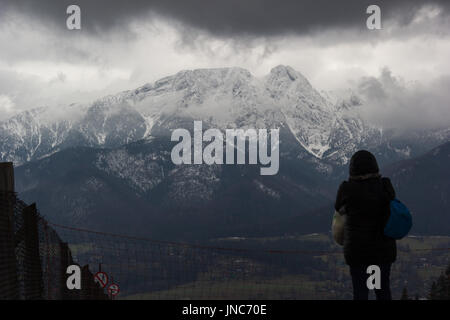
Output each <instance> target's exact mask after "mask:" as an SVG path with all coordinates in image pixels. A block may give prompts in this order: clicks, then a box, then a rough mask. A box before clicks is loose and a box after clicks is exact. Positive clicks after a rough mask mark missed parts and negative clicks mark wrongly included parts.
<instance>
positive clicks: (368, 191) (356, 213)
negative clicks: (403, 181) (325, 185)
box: [335, 150, 397, 265]
mask: <svg viewBox="0 0 450 320" xmlns="http://www.w3.org/2000/svg"><path fill="white" fill-rule="evenodd" d="M378 171H379V169H378V164H377V161H376V159H375V157H374V155H373V154H371V153H370V152H368V151H365V150H362V151H358V152H356V153H355V154H354V155H353V156H352V158H351V160H350V170H349V173H350V177H349V179H348V181H344V182H342V183H341V185H340V186H339V190H338V193H337V197H336V202H335V209H336V211H338V212H339V213H340V214H345V215H346V224H345V227H344V257H345V261H346V263H347V264H349V265H356V264H382V263H392V262H394V261H395V259H396V256H397V248H396V243H395V240H394V239H391V238H388V237H386V236H385V235H384V232H383V229H384V226H385V224H386V222H387V219H388V218H389V202H390V201H391V200H392V199H394V198H395V191H394V188H393V187H392V184H391V181H390V180H389V179H388V178H382V177H381V176H380V174H379V173H378Z"/></svg>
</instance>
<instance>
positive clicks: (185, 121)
mask: <svg viewBox="0 0 450 320" xmlns="http://www.w3.org/2000/svg"><path fill="white" fill-rule="evenodd" d="M364 107H365V105H364V101H363V100H362V99H361V97H358V96H357V95H356V94H354V93H352V92H351V91H349V93H348V94H347V95H345V96H340V97H336V96H335V95H333V93H320V92H319V91H317V90H316V89H314V88H313V87H312V85H311V84H310V83H309V81H308V80H307V79H306V78H305V77H304V76H303V75H302V74H301V73H300V72H298V71H295V70H294V69H292V68H291V67H287V66H277V67H275V68H273V69H272V70H271V72H270V73H269V74H268V75H266V76H264V77H261V78H257V77H254V76H253V75H252V74H251V73H250V72H248V71H246V70H244V69H241V68H223V69H198V70H192V71H181V72H179V73H177V74H175V75H173V76H169V77H165V78H163V79H160V80H158V81H156V82H154V83H151V84H146V85H144V86H142V87H139V88H137V89H135V90H129V91H124V92H121V93H119V94H117V95H113V96H107V97H104V98H102V99H99V100H96V101H94V102H93V103H92V104H88V105H76V104H75V105H68V106H67V107H64V108H62V109H60V110H57V111H55V110H53V109H50V108H39V109H34V110H30V111H26V112H23V113H21V114H19V115H16V116H14V117H13V118H10V119H8V120H7V121H4V122H2V123H0V137H1V140H0V156H1V160H2V161H14V162H15V163H16V165H17V164H21V166H20V167H19V168H18V169H17V189H18V191H19V192H20V195H21V197H23V198H24V200H26V201H37V202H38V204H39V207H40V208H41V210H42V212H43V213H44V214H46V215H47V216H49V218H50V219H51V220H53V221H56V222H60V223H64V224H71V225H81V226H89V227H93V228H94V227H95V228H97V229H102V230H105V229H108V230H110V229H113V230H121V231H123V230H130V231H132V232H133V233H141V234H150V233H151V234H158V235H160V236H161V237H169V238H173V237H201V236H204V237H211V236H228V235H233V234H236V233H240V234H246V233H248V232H256V233H258V232H259V233H261V232H263V233H264V232H265V231H267V232H269V231H270V230H266V229H267V228H269V227H268V226H271V225H273V226H275V224H274V222H275V221H278V222H279V223H282V224H283V223H285V222H283V221H297V223H296V224H295V225H296V226H298V228H297V229H298V230H297V231H298V232H313V231H314V232H315V231H327V230H328V228H329V225H328V224H326V223H325V222H326V221H327V219H328V217H327V216H326V213H325V212H327V210H329V211H330V213H329V214H330V215H331V213H332V212H331V211H332V202H333V200H334V196H335V192H336V187H337V185H338V183H339V182H340V181H341V180H342V179H345V178H346V175H347V164H348V161H349V159H350V157H351V155H352V154H353V153H354V152H355V151H356V150H358V149H367V150H370V151H372V152H373V153H374V154H375V155H376V156H377V159H378V160H379V162H380V164H381V166H382V167H388V166H390V165H392V164H393V163H395V162H396V161H400V160H406V159H411V158H413V157H416V156H419V155H421V154H423V153H425V152H427V151H428V150H430V149H432V148H434V147H436V146H438V145H440V144H442V143H445V142H447V141H449V138H450V130H449V128H436V129H430V130H421V131H418V130H417V131H409V132H408V133H407V134H404V133H401V132H397V131H395V130H392V129H390V130H386V129H384V128H382V127H378V126H375V125H373V124H371V123H369V122H368V121H367V120H363V119H364V118H363V117H362V116H361V110H362V109H363V108H364ZM194 120H202V121H203V128H204V129H206V128H218V129H221V130H224V129H227V128H242V129H247V128H255V129H258V128H264V129H270V128H279V129H280V171H279V173H278V174H277V175H275V176H272V177H262V176H260V175H259V167H256V166H248V165H245V166H228V165H222V166H221V165H211V166H208V165H181V166H175V165H174V164H172V162H171V160H170V151H171V149H172V147H173V145H174V143H173V142H171V141H170V133H171V131H172V130H174V129H177V128H187V129H190V128H191V127H192V125H193V121H194ZM443 162H444V163H445V161H443ZM417 170H419V171H421V172H422V173H421V174H424V175H426V172H427V171H426V168H424V167H418V168H417ZM390 172H391V173H392V174H394V173H395V172H394V171H390ZM395 179H397V176H396V177H395ZM402 179H403V178H402ZM402 179H401V178H398V183H399V190H400V189H402V188H405V190H406V189H407V188H409V187H410V186H409V185H408V184H405V183H404V182H403V181H404V179H403V180H402ZM396 181H397V180H396ZM403 185H405V187H403ZM419 186H420V184H419ZM444 187H445V186H444ZM418 188H420V187H418ZM442 190H443V191H442V192H444V193H448V186H446V187H445V188H444V189H442ZM400 194H402V193H401V191H400ZM425 196H427V195H425ZM425 196H424V197H425ZM405 198H407V194H405ZM425 198H426V197H425ZM442 201H444V200H442V199H441V200H439V201H438V202H437V203H438V204H437V207H436V208H443V209H445V205H444V207H443V206H442V205H443V204H441V202H442ZM412 203H414V202H413V201H412ZM413 206H414V208H415V207H416V204H415V203H414V204H413ZM419 207H420V206H419ZM419 207H417V208H419ZM319 209H320V210H319ZM417 210H418V212H419V214H420V215H424V214H428V213H425V212H424V211H423V210H422V209H420V208H419V209H417ZM447 220H448V219H447ZM280 221H281V222H280ZM430 221H431V220H430ZM433 221H435V220H433ZM433 223H434V222H433ZM433 223H432V224H431V225H430V226H429V227H428V228H426V229H420V230H419V231H423V232H430V233H433V231H436V232H441V231H446V229H445V228H444V229H442V228H440V229H435V228H434V224H433ZM285 225H286V224H285ZM274 228H275V227H274ZM272 231H273V230H272Z"/></svg>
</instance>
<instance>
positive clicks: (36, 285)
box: [22, 203, 48, 300]
mask: <svg viewBox="0 0 450 320" xmlns="http://www.w3.org/2000/svg"><path fill="white" fill-rule="evenodd" d="M22 214H23V225H24V231H25V232H24V235H25V239H24V240H25V257H24V291H25V299H27V300H33V299H34V300H36V299H42V298H43V283H42V265H41V259H40V255H39V230H38V215H37V210H36V204H35V203H33V204H31V205H29V206H28V207H26V208H24V209H23V212H22ZM47 276H48V275H47Z"/></svg>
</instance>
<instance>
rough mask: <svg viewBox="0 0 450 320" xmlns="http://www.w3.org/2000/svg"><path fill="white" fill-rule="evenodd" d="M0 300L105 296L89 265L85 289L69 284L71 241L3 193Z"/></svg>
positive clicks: (85, 270) (29, 207)
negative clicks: (69, 245)
mask: <svg viewBox="0 0 450 320" xmlns="http://www.w3.org/2000/svg"><path fill="white" fill-rule="evenodd" d="M0 210H1V211H0V288H1V289H0V299H24V300H35V299H49V300H53V299H104V298H107V296H106V295H105V294H104V290H103V289H101V288H99V286H98V285H97V284H96V283H95V282H94V278H93V275H92V273H90V271H89V267H88V266H85V267H83V269H82V270H83V274H84V280H85V281H84V286H83V288H82V290H75V291H70V290H68V288H67V286H66V278H67V275H66V269H67V267H68V266H69V265H72V264H74V263H75V262H74V260H73V259H72V254H71V252H70V249H69V247H68V245H67V243H65V242H63V241H62V240H61V238H60V237H59V236H58V234H57V233H56V231H55V230H54V229H53V228H52V227H50V226H49V225H48V222H47V221H46V220H45V219H44V218H42V217H41V216H40V214H39V212H38V211H37V209H36V205H35V204H32V205H27V204H26V203H24V202H23V201H21V200H19V199H17V197H16V195H15V193H13V192H0Z"/></svg>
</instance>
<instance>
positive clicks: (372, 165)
mask: <svg viewBox="0 0 450 320" xmlns="http://www.w3.org/2000/svg"><path fill="white" fill-rule="evenodd" d="M378 171H379V169H378V163H377V159H375V156H374V155H373V154H372V153H370V152H369V151H366V150H360V151H357V152H356V153H355V154H354V155H353V156H352V158H351V159H350V168H349V173H350V177H357V176H364V175H368V174H378Z"/></svg>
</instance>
